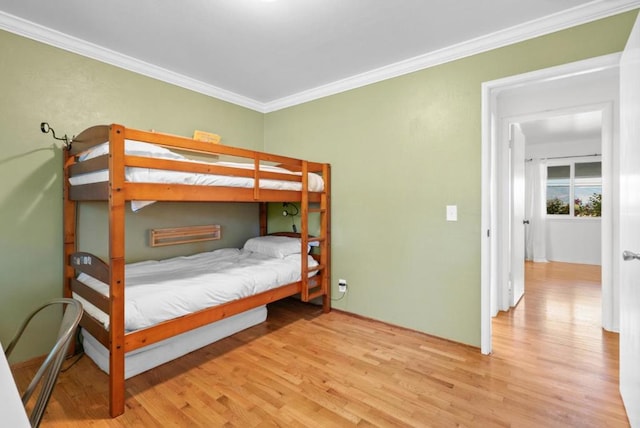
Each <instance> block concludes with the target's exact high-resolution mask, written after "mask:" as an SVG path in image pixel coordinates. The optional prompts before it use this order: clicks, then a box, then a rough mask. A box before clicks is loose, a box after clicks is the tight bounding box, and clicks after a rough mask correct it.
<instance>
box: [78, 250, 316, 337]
mask: <svg viewBox="0 0 640 428" xmlns="http://www.w3.org/2000/svg"><path fill="white" fill-rule="evenodd" d="M305 256H306V257H308V260H309V261H308V263H309V267H313V266H317V262H316V261H315V260H314V259H313V258H312V257H311V256H309V255H305ZM300 265H301V263H300V254H290V255H287V256H285V257H282V258H277V257H270V256H267V255H264V254H261V253H256V252H251V251H248V250H245V249H242V250H241V249H236V248H224V249H219V250H215V251H211V252H207V253H200V254H195V255H192V256H186V257H176V258H172V259H167V260H160V261H157V260H150V261H144V262H139V263H132V264H128V265H127V266H126V267H125V278H126V280H125V310H124V312H125V330H127V331H133V330H138V329H141V328H145V327H149V326H152V325H154V324H157V323H159V322H162V321H166V320H169V319H173V318H176V317H179V316H182V315H185V314H188V313H191V312H196V311H199V310H201V309H204V308H208V307H211V306H216V305H219V304H222V303H226V302H230V301H233V300H236V299H241V298H243V297H247V296H251V295H254V294H258V293H261V292H263V291H267V290H270V289H273V288H277V287H279V286H282V285H285V284H289V283H292V282H296V281H299V280H300V268H301V266H300ZM313 274H315V272H310V276H311V275H313ZM78 280H79V281H81V282H83V283H85V284H86V285H88V286H89V287H91V288H93V289H95V290H96V291H98V292H100V293H102V294H103V295H105V296H108V290H109V286H108V285H107V284H105V283H103V282H101V281H98V280H97V279H95V278H93V277H91V276H89V275H87V274H84V273H83V274H80V275H79V276H78ZM74 297H75V298H77V299H78V300H80V301H81V302H82V304H83V307H84V309H85V310H86V311H87V312H88V313H89V314H91V315H92V316H93V317H94V318H96V319H97V320H98V321H100V322H101V323H102V324H103V325H104V326H105V328H106V329H108V328H109V317H108V316H107V315H106V314H105V313H104V312H102V311H100V310H99V309H98V308H96V307H95V306H94V305H92V304H90V303H89V302H87V301H86V300H84V299H82V298H81V297H79V296H77V295H76V294H75V293H74Z"/></svg>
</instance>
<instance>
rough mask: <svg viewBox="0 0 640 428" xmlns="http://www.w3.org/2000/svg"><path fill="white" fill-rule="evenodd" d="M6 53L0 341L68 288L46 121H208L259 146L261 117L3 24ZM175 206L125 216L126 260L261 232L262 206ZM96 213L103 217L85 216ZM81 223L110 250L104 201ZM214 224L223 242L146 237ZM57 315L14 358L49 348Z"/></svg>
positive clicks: (228, 136)
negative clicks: (154, 241) (155, 241)
mask: <svg viewBox="0 0 640 428" xmlns="http://www.w3.org/2000/svg"><path fill="white" fill-rule="evenodd" d="M0 52H1V53H2V55H0V94H2V96H1V97H0V129H1V130H2V132H1V133H0V182H1V183H2V185H1V186H0V251H1V252H2V257H0V341H2V343H3V344H4V345H5V346H6V344H7V343H8V341H9V340H10V338H11V337H12V336H13V334H14V332H15V329H16V328H17V325H18V323H19V322H20V321H21V320H22V319H24V318H25V317H26V315H27V313H28V312H29V311H31V310H32V309H34V308H35V307H37V306H38V305H40V304H41V303H43V302H45V301H47V300H49V299H51V298H53V297H59V296H60V295H61V291H62V181H61V173H62V153H61V149H60V145H59V144H58V143H57V142H56V143H54V140H53V139H52V138H51V136H50V135H45V134H42V133H41V132H40V129H39V127H40V122H42V121H47V122H49V123H50V125H51V126H52V127H53V128H54V129H55V130H56V131H57V134H58V135H64V134H65V133H67V134H69V135H72V134H77V133H79V132H81V131H82V130H83V129H85V128H87V127H88V126H92V125H96V124H103V123H121V124H123V125H126V126H130V127H134V128H141V129H155V130H157V131H160V132H166V133H172V134H178V135H185V136H190V135H192V133H193V131H194V129H201V130H205V131H211V132H216V133H218V134H220V135H221V136H222V138H223V140H222V142H223V143H224V144H228V145H234V146H241V147H246V148H249V149H258V150H260V149H262V147H263V135H264V130H263V124H264V115H263V114H261V113H258V112H255V111H252V110H249V109H246V108H243V107H239V106H236V105H233V104H230V103H226V102H223V101H220V100H217V99H214V98H211V97H208V96H205V95H201V94H197V93H195V92H192V91H189V90H185V89H181V88H178V87H176V86H173V85H169V84H166V83H162V82H160V81H157V80H154V79H150V78H147V77H144V76H141V75H138V74H135V73H131V72H128V71H125V70H122V69H119V68H117V67H113V66H109V65H106V64H104V63H101V62H98V61H94V60H91V59H88V58H84V57H81V56H78V55H75V54H71V53H68V52H66V51H63V50H60V49H57V48H53V47H50V46H47V45H44V44H41V43H38V42H34V41H32V40H29V39H25V38H23V37H19V36H16V35H13V34H11V33H7V32H3V31H0ZM175 205H176V209H174V210H171V211H167V210H163V209H162V206H160V205H159V204H158V205H152V206H150V207H147V208H145V209H143V210H141V211H139V212H138V213H136V214H131V215H128V218H127V229H128V230H129V231H130V232H131V233H129V234H128V235H127V256H128V258H129V260H139V259H142V258H147V257H148V258H164V257H167V256H170V255H173V254H177V253H181V254H184V253H191V252H195V251H197V250H200V249H206V248H212V247H217V246H222V245H227V246H238V245H241V243H242V242H243V241H244V239H246V237H248V236H253V235H255V234H257V233H258V222H257V206H256V205H255V204H203V205H199V206H198V207H196V208H194V207H193V205H192V206H189V205H188V204H175ZM187 212H188V214H189V215H188V216H187V215H186V214H187ZM194 214H196V215H195V216H194ZM93 217H96V218H97V219H98V220H99V221H97V222H93V223H90V222H88V221H87V220H88V219H91V218H93ZM103 220H104V221H103ZM80 221H81V224H82V226H81V230H80V232H81V233H80V237H81V240H80V242H81V247H80V248H81V249H88V250H94V249H95V250H96V252H97V253H98V254H100V255H106V253H107V250H106V246H105V241H104V237H105V236H106V230H107V229H106V227H107V223H106V210H104V204H86V205H84V206H83V207H82V209H81V210H80ZM208 223H216V224H221V225H222V236H223V240H221V241H216V242H214V243H213V244H208V246H204V245H200V246H197V247H196V246H194V247H192V248H189V247H186V248H185V247H184V246H174V247H170V248H163V249H150V248H148V247H147V245H146V239H147V238H146V236H147V235H146V234H147V230H148V229H149V228H151V227H170V226H176V225H186V224H208ZM101 248H102V250H101ZM56 315H57V314H55V313H52V314H50V315H49V316H46V317H45V318H44V319H43V321H42V322H41V323H40V326H41V328H36V329H34V330H36V331H37V334H36V337H27V338H26V339H27V340H26V341H25V343H26V344H28V346H26V347H25V348H21V349H16V353H15V354H14V355H15V358H13V359H12V360H13V361H20V360H23V359H26V358H30V357H32V356H34V355H40V354H42V353H44V352H45V350H46V349H47V348H46V346H47V345H48V343H50V338H51V337H53V336H54V335H55V332H54V330H53V328H52V327H51V326H52V325H53V324H55V323H54V322H52V321H53V320H54V319H55V317H56Z"/></svg>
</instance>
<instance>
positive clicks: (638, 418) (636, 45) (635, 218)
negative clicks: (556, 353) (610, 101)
mask: <svg viewBox="0 0 640 428" xmlns="http://www.w3.org/2000/svg"><path fill="white" fill-rule="evenodd" d="M638 118H640V18H638V20H636V23H635V26H634V27H633V30H632V32H631V36H630V37H629V41H628V42H627V47H626V48H625V50H624V53H623V55H622V59H621V61H620V246H621V248H622V249H623V250H625V252H624V255H625V257H624V261H623V260H621V261H620V394H621V395H622V400H623V402H624V406H625V409H626V411H627V416H628V417H629V422H630V423H631V426H633V427H640V254H639V253H640V120H639V119H638ZM618 260H620V259H618Z"/></svg>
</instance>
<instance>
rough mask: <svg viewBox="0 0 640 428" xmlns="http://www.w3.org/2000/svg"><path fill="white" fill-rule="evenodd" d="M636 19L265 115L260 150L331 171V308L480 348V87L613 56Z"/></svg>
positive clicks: (546, 39)
mask: <svg viewBox="0 0 640 428" xmlns="http://www.w3.org/2000/svg"><path fill="white" fill-rule="evenodd" d="M635 14H636V13H635V12H633V13H627V14H623V15H620V16H617V17H613V18H610V19H604V20H601V21H598V22H594V23H591V24H587V25H583V26H580V27H575V28H572V29H569V30H566V31H561V32H558V33H555V34H552V35H548V36H545V37H540V38H536V39H532V40H529V41H526V42H523V43H518V44H515V45H512V46H508V47H505V48H501V49H496V50H493V51H490V52H487V53H483V54H479V55H475V56H472V57H468V58H464V59H461V60H458V61H454V62H451V63H447V64H444V65H440V66H437V67H432V68H429V69H425V70H422V71H419V72H415V73H412V74H409V75H405V76H402V77H398V78H394V79H390V80H386V81H383V82H380V83H376V84H372V85H369V86H366V87H363V88H359V89H355V90H351V91H349V92H345V93H341V94H337V95H334V96H330V97H327V98H323V99H319V100H316V101H313V102H309V103H306V104H303V105H299V106H295V107H291V108H288V109H285V110H281V111H277V112H274V113H270V114H267V115H266V119H265V150H267V151H276V152H278V151H285V150H286V151H287V152H288V154H289V155H291V156H299V157H305V158H310V159H313V160H318V161H327V162H330V163H331V164H332V173H333V188H332V208H333V209H332V239H333V241H332V276H333V281H332V282H333V284H332V288H333V292H334V293H335V295H334V297H336V296H337V295H338V294H337V280H338V278H345V279H347V280H348V284H349V291H348V293H347V295H346V296H345V297H344V298H343V299H342V300H340V301H337V302H334V307H336V308H339V309H343V310H345V311H348V312H353V313H356V314H360V315H364V316H367V317H372V318H375V319H380V320H384V321H387V322H390V323H393V324H397V325H401V326H405V327H409V328H414V329H418V330H421V331H424V332H427V333H430V334H433V335H436V336H441V337H445V338H448V339H451V340H454V341H459V342H463V343H467V344H471V345H475V346H479V344H480V236H481V231H480V216H481V211H480V206H481V200H480V191H481V189H480V182H481V176H480V174H481V123H480V117H481V112H480V107H481V84H482V82H485V81H490V80H494V79H498V78H501V77H505V76H510V75H514V74H519V73H524V72H528V71H532V70H537V69H542V68H546V67H551V66H554V65H559V64H563V63H568V62H573V61H578V60H581V59H585V58H590V57H595V56H599V55H605V54H609V53H613V52H618V51H620V50H622V49H623V47H624V44H625V41H626V39H627V37H628V35H629V33H630V30H631V27H632V24H633V20H634V18H635ZM446 205H458V219H459V221H458V222H447V221H445V206H446Z"/></svg>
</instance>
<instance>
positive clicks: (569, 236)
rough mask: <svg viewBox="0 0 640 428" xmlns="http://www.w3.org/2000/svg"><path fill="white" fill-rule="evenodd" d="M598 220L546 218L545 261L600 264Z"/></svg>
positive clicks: (600, 242)
mask: <svg viewBox="0 0 640 428" xmlns="http://www.w3.org/2000/svg"><path fill="white" fill-rule="evenodd" d="M601 244H602V241H601V233H600V219H592V218H568V219H550V218H549V217H547V260H549V261H554V262H565V263H581V264H588V265H599V264H601V254H602V253H601V251H600V248H601Z"/></svg>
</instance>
